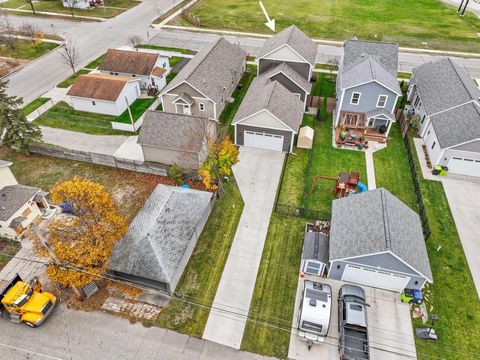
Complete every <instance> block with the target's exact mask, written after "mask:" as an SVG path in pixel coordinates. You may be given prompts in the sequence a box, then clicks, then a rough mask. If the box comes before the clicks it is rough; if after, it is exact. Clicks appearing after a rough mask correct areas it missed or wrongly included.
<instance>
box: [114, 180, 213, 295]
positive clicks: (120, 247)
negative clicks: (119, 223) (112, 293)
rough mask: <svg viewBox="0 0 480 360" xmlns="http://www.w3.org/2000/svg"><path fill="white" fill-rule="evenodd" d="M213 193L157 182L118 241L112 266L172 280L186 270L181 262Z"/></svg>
mask: <svg viewBox="0 0 480 360" xmlns="http://www.w3.org/2000/svg"><path fill="white" fill-rule="evenodd" d="M211 197H212V194H211V193H208V192H205V191H198V190H192V189H184V188H179V187H172V186H166V185H157V187H156V188H155V190H154V191H153V192H152V194H151V195H150V197H149V198H148V199H147V201H146V202H145V205H144V206H143V207H142V209H141V210H140V211H139V212H138V214H137V216H135V219H133V221H132V223H131V224H130V226H129V228H128V231H127V234H126V235H125V236H124V237H123V238H122V239H121V240H120V241H119V242H118V243H117V244H116V245H115V249H114V250H113V253H112V256H111V258H110V264H109V269H110V270H113V271H119V272H123V273H126V274H131V275H135V276H139V277H143V278H147V279H151V280H156V281H161V282H165V283H170V281H171V280H172V278H173V276H174V275H175V274H177V272H178V271H181V272H183V269H179V265H180V262H181V260H182V258H183V256H184V254H185V251H186V250H187V248H188V246H189V245H190V241H192V236H193V235H194V232H195V230H196V228H197V226H198V225H199V224H200V222H201V220H202V219H203V218H204V216H205V215H206V211H207V210H208V207H209V206H210V205H209V204H210V200H211ZM200 231H201V229H199V232H200ZM194 240H195V239H194ZM172 290H173V289H172Z"/></svg>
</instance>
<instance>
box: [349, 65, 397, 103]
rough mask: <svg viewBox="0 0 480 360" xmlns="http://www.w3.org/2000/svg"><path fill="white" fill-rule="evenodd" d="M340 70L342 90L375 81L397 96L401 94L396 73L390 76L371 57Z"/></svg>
mask: <svg viewBox="0 0 480 360" xmlns="http://www.w3.org/2000/svg"><path fill="white" fill-rule="evenodd" d="M346 69H347V70H345V68H342V74H341V77H340V84H341V88H342V89H346V88H350V87H353V86H357V85H361V84H365V83H369V82H371V81H377V82H378V83H380V84H381V85H383V86H385V87H386V88H387V89H389V90H391V91H393V92H395V93H396V94H398V95H401V94H402V91H401V89H400V85H399V84H398V80H397V76H396V73H395V75H391V74H390V73H389V72H388V71H387V70H385V69H384V68H383V67H382V66H381V65H380V64H379V63H378V62H377V61H376V60H374V59H373V58H371V57H367V58H360V60H359V62H357V63H356V64H354V65H353V66H350V67H347V68H346Z"/></svg>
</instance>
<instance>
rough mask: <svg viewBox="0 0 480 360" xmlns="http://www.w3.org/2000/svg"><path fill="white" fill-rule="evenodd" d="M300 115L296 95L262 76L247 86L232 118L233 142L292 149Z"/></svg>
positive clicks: (298, 100) (286, 149)
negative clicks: (233, 128)
mask: <svg viewBox="0 0 480 360" xmlns="http://www.w3.org/2000/svg"><path fill="white" fill-rule="evenodd" d="M302 118H303V102H302V101H301V100H300V99H299V98H298V96H296V95H294V94H292V93H291V92H290V91H289V90H287V89H286V88H285V87H284V86H283V85H282V84H280V83H279V82H278V81H270V79H269V78H268V77H267V76H264V75H261V76H259V77H257V78H256V79H255V80H254V81H253V82H252V84H251V85H250V88H249V89H248V91H247V93H246V95H245V98H244V99H243V101H242V104H241V105H240V107H239V109H238V111H237V113H236V115H235V118H234V119H233V123H232V124H233V126H234V127H235V144H237V145H240V146H248V147H255V148H260V149H266V150H275V151H284V152H291V151H292V149H293V142H294V139H295V134H297V132H298V129H299V127H300V124H301V122H302Z"/></svg>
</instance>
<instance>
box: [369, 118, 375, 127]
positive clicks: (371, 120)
mask: <svg viewBox="0 0 480 360" xmlns="http://www.w3.org/2000/svg"><path fill="white" fill-rule="evenodd" d="M374 123H375V118H372V119H370V120H368V127H371V128H373V124H374Z"/></svg>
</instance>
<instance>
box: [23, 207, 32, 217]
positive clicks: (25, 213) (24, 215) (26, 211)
mask: <svg viewBox="0 0 480 360" xmlns="http://www.w3.org/2000/svg"><path fill="white" fill-rule="evenodd" d="M31 212H32V210H30V208H27V209H25V211H24V212H22V216H23V217H25V218H26V217H27V216H28V215H30V214H31Z"/></svg>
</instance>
